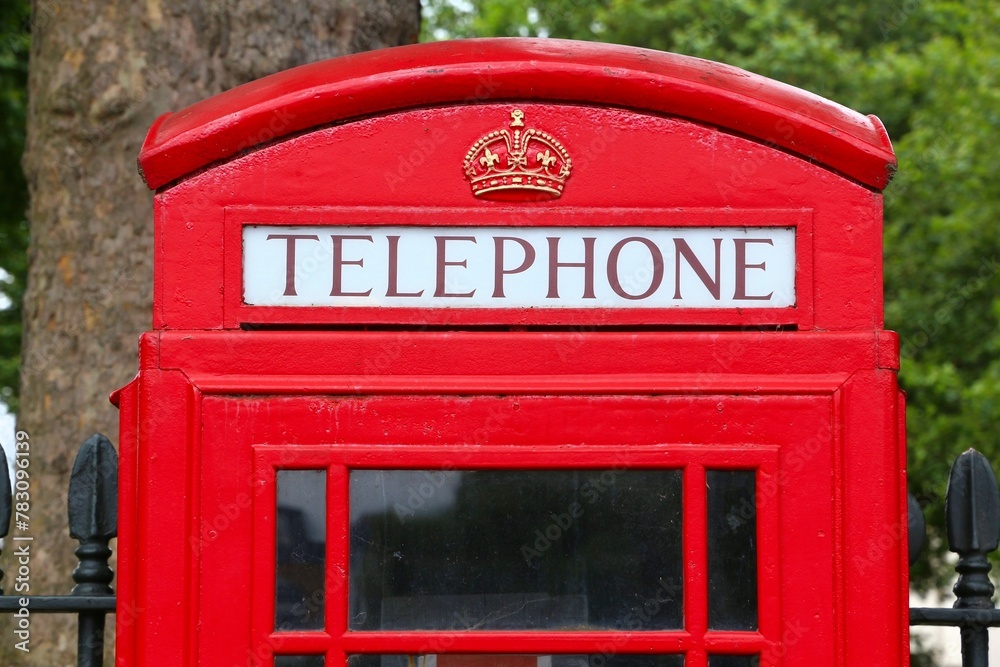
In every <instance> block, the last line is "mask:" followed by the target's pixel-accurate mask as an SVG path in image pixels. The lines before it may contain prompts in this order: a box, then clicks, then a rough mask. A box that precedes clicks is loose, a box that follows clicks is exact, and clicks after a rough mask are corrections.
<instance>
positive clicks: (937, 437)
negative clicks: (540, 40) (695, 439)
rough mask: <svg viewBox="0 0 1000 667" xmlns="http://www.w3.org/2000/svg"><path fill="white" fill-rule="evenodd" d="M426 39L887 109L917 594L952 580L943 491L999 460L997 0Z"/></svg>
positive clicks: (684, 15)
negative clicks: (592, 44)
mask: <svg viewBox="0 0 1000 667" xmlns="http://www.w3.org/2000/svg"><path fill="white" fill-rule="evenodd" d="M423 29H424V39H445V38H452V37H471V36H477V37H487V36H543V37H546V36H550V37H564V38H573V39H584V40H595V41H606V42H615V43H619V44H630V45H633V46H641V47H649V48H655V49H661V50H666V51H675V52H678V53H684V54H688V55H693V56H698V57H701V58H707V59H711V60H718V61H722V62H726V63H729V64H732V65H736V66H738V67H743V68H745V69H748V70H750V71H753V72H757V73H759V74H763V75H765V76H769V77H772V78H774V79H778V80H780V81H784V82H786V83H790V84H792V85H795V86H798V87H801V88H805V89H807V90H810V91H812V92H815V93H817V94H819V95H823V96H824V97H828V98H830V99H833V100H836V101H837V102H840V103H841V104H844V105H846V106H849V107H852V108H854V109H857V110H859V111H861V112H862V113H866V114H867V113H874V114H877V115H878V116H879V117H880V118H881V119H882V121H883V122H884V123H885V125H886V128H887V130H888V132H889V135H890V136H891V137H892V138H893V141H894V144H895V147H896V151H897V154H898V157H899V172H898V175H897V177H896V179H895V180H894V182H893V183H892V184H891V185H890V186H889V189H888V190H887V191H886V193H885V203H886V209H885V213H886V232H885V290H886V324H887V326H888V327H889V328H891V329H894V330H896V331H898V332H899V333H900V335H901V337H902V357H903V359H902V370H901V373H900V375H901V379H902V383H903V385H904V387H905V388H906V389H907V390H908V392H909V401H908V404H909V418H908V423H909V431H908V433H909V435H908V437H909V485H910V489H911V490H912V491H913V493H914V494H916V495H917V497H918V498H919V499H920V500H921V501H922V504H923V505H924V508H925V512H926V514H927V519H928V524H929V526H930V527H931V540H930V544H931V547H930V553H929V556H930V557H929V558H925V559H923V561H922V562H921V564H920V565H918V566H917V567H915V568H914V570H913V572H912V578H913V582H914V584H915V585H916V586H917V587H918V588H930V587H941V586H943V585H944V583H945V581H946V580H947V579H948V578H949V576H950V572H951V570H950V568H948V567H945V566H943V564H942V561H941V559H942V557H943V554H944V553H945V549H944V540H943V537H942V536H943V523H944V501H943V497H944V487H945V485H946V481H947V478H948V470H949V468H950V466H951V462H952V460H953V459H954V458H955V456H957V455H958V454H959V453H961V452H962V451H963V450H965V449H966V448H968V447H976V448H977V449H979V450H980V451H982V452H983V453H984V454H986V455H987V457H988V458H990V459H991V460H992V461H994V462H995V463H1000V444H997V442H996V441H995V440H994V438H993V432H994V431H995V428H994V426H995V425H996V424H997V423H998V422H1000V354H998V352H1000V327H998V324H1000V275H998V274H1000V225H998V224H995V222H996V221H997V220H998V219H1000V176H998V174H1000V5H998V4H997V3H995V2H991V1H990V0H970V1H968V2H954V1H951V0H897V1H895V2H888V3H887V2H876V1H872V0H865V1H861V2H852V3H830V2H824V1H822V0H717V1H715V2H711V3H706V2H703V1H702V0H669V1H662V0H547V1H546V2H537V1H534V0H491V1H490V2H484V1H482V0H464V1H462V2H456V0H426V1H425V3H424V24H423Z"/></svg>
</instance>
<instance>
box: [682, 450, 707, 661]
mask: <svg viewBox="0 0 1000 667" xmlns="http://www.w3.org/2000/svg"><path fill="white" fill-rule="evenodd" d="M706 489H707V487H706V485H705V466H704V465H702V464H700V463H689V464H688V465H687V466H685V468H684V513H683V515H682V516H683V521H684V556H685V565H686V566H687V567H686V569H685V577H684V627H685V629H686V630H687V631H688V632H689V633H690V635H691V637H692V639H693V650H692V651H690V652H689V653H688V657H687V661H686V663H685V664H686V667H706V666H707V664H708V663H707V660H708V658H707V656H706V653H705V651H704V650H701V648H700V647H701V646H702V645H703V640H704V637H705V632H706V631H707V630H708V578H707V574H706V573H707V572H708V494H707V493H706Z"/></svg>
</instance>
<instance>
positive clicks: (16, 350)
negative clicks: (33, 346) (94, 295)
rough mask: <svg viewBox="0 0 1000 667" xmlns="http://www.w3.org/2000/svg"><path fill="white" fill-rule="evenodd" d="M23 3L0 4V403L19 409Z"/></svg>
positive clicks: (24, 227)
mask: <svg viewBox="0 0 1000 667" xmlns="http://www.w3.org/2000/svg"><path fill="white" fill-rule="evenodd" d="M30 13H31V10H30V7H29V3H28V2H27V1H26V0H23V1H22V0H11V1H10V2H4V3H0V174H2V175H3V177H2V178H0V269H2V270H3V272H4V273H3V275H2V278H0V402H3V403H5V404H6V405H7V407H8V409H10V410H11V411H12V412H13V411H15V410H16V409H17V387H18V373H19V366H20V361H21V298H22V296H23V295H24V278H25V273H26V272H27V265H28V263H27V248H28V224H27V221H26V217H25V211H26V209H27V207H28V188H27V185H26V184H25V181H24V173H23V172H22V171H21V154H22V153H23V152H24V126H25V112H26V109H27V84H28V47H29V32H28V25H29V16H30Z"/></svg>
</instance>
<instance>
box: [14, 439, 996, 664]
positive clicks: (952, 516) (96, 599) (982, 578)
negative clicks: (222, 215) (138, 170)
mask: <svg viewBox="0 0 1000 667" xmlns="http://www.w3.org/2000/svg"><path fill="white" fill-rule="evenodd" d="M6 468H7V459H6V456H5V455H4V453H3V450H2V449H0V471H4V470H6ZM11 491H12V490H11V487H10V479H9V478H8V476H7V475H5V474H0V538H7V537H8V532H9V529H10V519H11V513H12V509H13V507H12V493H11ZM117 501H118V456H117V454H116V453H115V449H114V447H113V446H112V445H111V442H110V441H108V439H107V438H105V437H104V436H103V435H100V434H98V435H94V436H92V437H91V438H90V439H89V440H87V441H86V442H85V443H84V444H83V446H82V447H81V448H80V452H79V453H78V454H77V457H76V461H75V463H74V464H73V473H72V475H71V477H70V483H69V529H70V536H71V537H73V538H74V539H76V540H77V541H79V543H80V546H79V547H77V549H76V551H75V553H76V556H77V559H78V561H79V563H78V565H77V567H76V569H75V570H74V571H73V581H74V582H76V586H74V587H73V590H72V591H70V593H69V594H68V595H30V596H19V595H4V594H3V589H2V588H0V614H14V615H16V614H17V613H18V612H19V611H21V610H22V609H24V608H27V609H28V610H29V611H30V613H33V614H39V613H41V614H77V616H78V619H79V624H78V629H77V666H78V667H103V665H104V626H105V619H106V616H107V615H108V614H113V613H114V612H115V595H114V591H113V590H112V588H111V581H112V579H113V577H114V574H113V572H112V571H111V568H110V566H109V565H108V559H109V558H110V556H111V549H110V548H109V547H108V544H109V543H110V541H111V539H112V538H114V537H116V536H117V534H118V504H117ZM945 515H946V519H947V533H948V546H949V549H950V550H951V551H953V552H955V553H956V554H958V556H959V560H958V564H957V565H956V566H955V570H956V571H957V572H958V575H959V577H958V582H957V583H956V584H955V588H954V590H955V595H956V598H957V600H956V602H955V605H954V607H953V608H937V607H914V608H911V609H910V625H933V626H951V627H957V628H959V629H960V630H961V636H962V667H987V665H988V663H989V635H988V631H989V628H994V627H1000V609H996V608H995V606H994V603H993V593H994V587H993V583H992V582H991V581H990V578H989V571H990V568H991V565H990V562H989V555H990V553H992V552H993V551H996V550H997V547H998V545H1000V544H998V543H1000V489H998V487H997V479H996V476H995V475H994V473H993V469H992V468H991V467H990V464H989V462H988V461H987V460H986V458H985V457H984V456H983V455H982V454H980V453H979V452H977V451H975V450H972V449H970V450H969V451H967V452H965V453H963V454H962V455H960V456H959V457H958V458H957V459H956V460H955V464H954V465H953V466H952V469H951V475H950V477H949V478H948V492H947V496H946V510H945ZM908 523H909V526H910V538H911V539H910V562H911V564H912V563H913V562H914V560H915V559H916V557H917V556H919V552H920V550H921V548H922V542H923V539H924V535H923V532H924V524H923V515H922V514H920V508H919V505H917V504H916V503H915V502H912V501H911V503H910V516H909V521H908ZM12 539H13V542H14V544H17V542H18V539H19V538H18V536H14V537H13V538H12ZM3 576H4V573H3V571H2V570H0V585H2V584H3ZM23 602H27V604H26V605H24V604H22V603H23Z"/></svg>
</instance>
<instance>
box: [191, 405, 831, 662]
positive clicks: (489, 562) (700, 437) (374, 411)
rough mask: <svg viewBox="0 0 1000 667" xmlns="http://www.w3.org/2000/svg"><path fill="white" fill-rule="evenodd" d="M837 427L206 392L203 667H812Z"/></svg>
mask: <svg viewBox="0 0 1000 667" xmlns="http://www.w3.org/2000/svg"><path fill="white" fill-rule="evenodd" d="M833 414H834V410H833V409H832V400H831V398H830V397H829V396H787V395H782V396H712V395H703V396H670V395H624V394H623V395H605V396H576V395H563V396H538V395H505V396H414V395H382V396H266V397H264V396H261V397H245V396H244V397H237V396H233V397H228V396H207V397H205V399H204V402H203V406H202V454H201V456H202V465H201V471H202V472H201V476H202V478H201V482H200V490H199V493H200V503H199V504H200V507H201V516H200V522H199V524H200V525H199V529H198V534H197V536H195V539H196V540H197V542H198V552H199V557H198V559H199V582H198V586H197V588H198V591H199V601H198V610H199V611H198V619H197V624H198V630H197V632H198V640H197V646H198V649H197V653H198V656H199V664H202V665H245V664H251V665H261V666H264V667H271V666H272V665H274V666H275V667H293V666H294V667H319V666H321V665H326V666H336V667H342V666H344V665H348V666H350V667H435V666H436V667H487V666H489V667H529V666H530V667H535V666H539V667H542V666H544V667H675V666H676V667H681V666H686V667H706V666H707V667H749V666H751V665H766V666H772V665H779V664H782V662H783V661H787V662H788V664H805V663H804V662H801V661H800V660H805V659H808V660H809V661H810V664H813V665H825V664H832V663H833V644H834V642H833V635H834V633H835V619H834V618H833V616H834V612H833V610H834V588H835V586H836V582H835V580H834V562H833V554H834V551H835V549H834V546H835V540H836V539H837V535H836V534H835V531H834V520H833V516H834V508H835V504H836V494H835V489H834V484H833V480H832V477H833V472H832V471H833V469H834V460H833V459H834V457H833V453H832V442H833V424H832V422H831V419H832V415H833ZM817 471H820V472H819V473H817Z"/></svg>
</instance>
